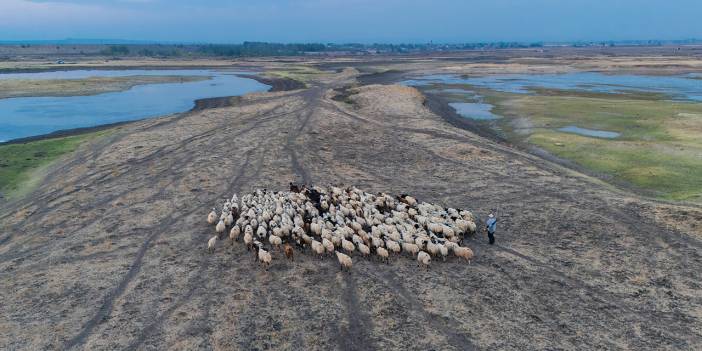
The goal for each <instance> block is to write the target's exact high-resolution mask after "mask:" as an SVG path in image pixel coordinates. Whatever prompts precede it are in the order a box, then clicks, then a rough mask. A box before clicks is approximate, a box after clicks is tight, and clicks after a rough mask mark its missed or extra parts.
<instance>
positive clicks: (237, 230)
mask: <svg viewBox="0 0 702 351" xmlns="http://www.w3.org/2000/svg"><path fill="white" fill-rule="evenodd" d="M239 234H241V228H239V226H238V225H236V224H235V225H234V226H233V227H232V229H231V230H230V231H229V239H230V240H231V241H232V245H234V242H235V241H236V239H238V238H239Z"/></svg>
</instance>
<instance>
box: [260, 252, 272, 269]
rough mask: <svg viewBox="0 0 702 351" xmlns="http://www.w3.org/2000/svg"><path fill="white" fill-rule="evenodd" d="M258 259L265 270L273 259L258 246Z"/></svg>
mask: <svg viewBox="0 0 702 351" xmlns="http://www.w3.org/2000/svg"><path fill="white" fill-rule="evenodd" d="M258 260H259V261H261V263H263V265H264V266H265V267H266V270H268V266H270V265H271V262H272V261H273V257H272V256H271V253H270V252H268V251H266V250H264V249H263V248H262V247H259V248H258Z"/></svg>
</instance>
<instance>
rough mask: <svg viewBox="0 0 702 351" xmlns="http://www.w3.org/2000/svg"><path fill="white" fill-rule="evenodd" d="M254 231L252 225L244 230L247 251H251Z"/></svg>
mask: <svg viewBox="0 0 702 351" xmlns="http://www.w3.org/2000/svg"><path fill="white" fill-rule="evenodd" d="M253 240H254V239H253V230H252V229H251V226H250V225H247V226H246V229H244V244H246V249H247V250H249V249H251V244H253Z"/></svg>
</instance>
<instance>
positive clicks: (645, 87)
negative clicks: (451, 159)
mask: <svg viewBox="0 0 702 351" xmlns="http://www.w3.org/2000/svg"><path fill="white" fill-rule="evenodd" d="M695 77H697V78H699V76H696V75H689V74H688V75H678V76H644V75H626V74H624V75H609V74H602V73H596V72H578V73H565V74H510V75H492V76H484V77H470V78H461V77H459V76H453V75H428V76H424V77H420V78H415V79H411V80H406V81H404V82H402V83H403V84H405V85H412V86H421V85H428V84H433V83H442V84H469V85H473V86H478V87H483V88H489V89H492V90H497V91H503V92H509V93H517V94H525V93H528V92H529V89H530V88H547V89H563V90H579V91H589V92H598V93H624V92H629V91H636V92H649V93H660V94H665V95H668V96H670V97H671V98H673V99H679V100H690V101H702V82H700V80H699V79H694V78H695Z"/></svg>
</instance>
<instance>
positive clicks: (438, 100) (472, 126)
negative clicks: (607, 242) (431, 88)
mask: <svg viewBox="0 0 702 351" xmlns="http://www.w3.org/2000/svg"><path fill="white" fill-rule="evenodd" d="M409 75H410V74H408V72H405V71H392V70H391V71H386V72H381V73H371V74H367V75H364V76H361V77H359V79H358V81H359V84H360V85H370V84H398V82H399V81H401V80H402V79H405V78H407V76H409ZM415 88H416V89H417V90H418V91H419V92H420V93H421V94H422V95H423V96H424V97H425V102H424V105H425V106H426V107H427V108H428V109H429V110H430V111H431V112H433V113H434V114H436V115H437V116H439V117H440V118H441V119H443V120H444V121H446V122H447V123H449V124H451V125H452V126H454V127H456V128H459V129H464V130H467V131H469V132H471V133H475V134H476V135H478V136H481V137H483V138H486V139H489V140H491V141H494V142H496V143H498V144H501V145H504V146H507V147H511V148H514V149H516V150H519V151H523V152H526V153H528V154H530V155H532V156H534V157H537V158H539V159H541V160H543V161H546V162H550V163H552V164H554V165H557V166H559V167H563V168H565V169H568V170H570V171H573V172H577V173H579V174H582V175H584V176H586V177H591V178H594V179H597V180H598V181H601V182H603V183H605V184H607V185H609V186H611V187H613V188H614V189H617V190H621V191H624V192H629V193H632V194H634V195H636V196H640V197H642V198H646V199H648V200H651V201H656V202H659V203H666V204H671V205H685V206H693V207H700V206H702V204H700V203H697V202H690V201H682V200H680V201H676V200H669V199H665V198H661V197H659V196H658V195H657V194H656V193H655V192H653V191H651V190H647V189H642V188H639V187H637V186H635V185H633V184H630V183H627V182H625V181H622V180H617V179H615V178H614V177H613V176H612V175H610V174H607V173H601V172H597V171H595V170H592V169H589V168H586V167H584V166H581V165H579V164H577V163H575V162H574V161H572V160H569V159H564V158H561V157H558V156H557V155H554V154H552V153H550V152H548V151H547V150H544V149H542V148H539V147H538V146H536V145H532V144H529V143H526V142H520V141H515V140H510V139H508V138H506V137H505V136H503V135H501V134H500V133H499V132H498V131H497V130H495V129H494V128H492V127H491V126H489V125H486V124H485V123H480V122H478V121H475V120H472V119H470V118H466V117H463V116H461V115H459V114H458V113H457V112H456V111H455V110H454V109H453V108H452V107H450V106H449V105H448V101H447V100H446V99H445V98H443V97H441V96H439V95H436V94H427V93H425V92H424V91H422V90H421V89H419V88H417V87H415Z"/></svg>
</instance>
